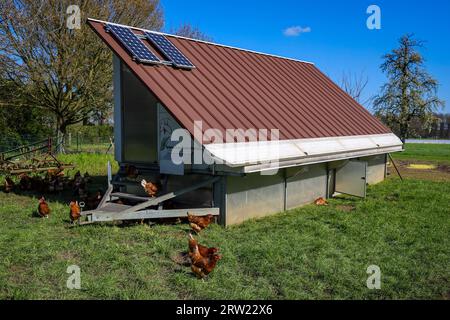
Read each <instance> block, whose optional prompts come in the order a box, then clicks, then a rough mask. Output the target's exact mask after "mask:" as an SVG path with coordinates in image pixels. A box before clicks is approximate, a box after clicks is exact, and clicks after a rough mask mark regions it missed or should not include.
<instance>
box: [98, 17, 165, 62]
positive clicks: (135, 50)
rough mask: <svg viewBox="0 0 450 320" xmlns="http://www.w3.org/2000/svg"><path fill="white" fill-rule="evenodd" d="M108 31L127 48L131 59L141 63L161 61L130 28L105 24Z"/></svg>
mask: <svg viewBox="0 0 450 320" xmlns="http://www.w3.org/2000/svg"><path fill="white" fill-rule="evenodd" d="M105 28H106V30H107V31H108V32H111V33H112V34H113V35H114V37H115V38H116V39H117V40H119V41H120V43H121V44H122V45H123V46H124V47H125V48H126V49H127V50H128V52H129V53H130V54H131V55H132V56H133V59H135V60H137V61H139V62H141V63H150V64H161V63H162V61H161V60H160V59H159V58H158V57H157V56H156V55H155V54H154V53H153V52H151V50H150V49H149V48H148V47H147V46H145V45H144V43H143V42H142V40H141V39H140V38H139V37H138V36H137V35H136V34H135V33H134V32H133V31H131V29H130V28H127V27H123V26H118V25H114V24H107V25H106V26H105Z"/></svg>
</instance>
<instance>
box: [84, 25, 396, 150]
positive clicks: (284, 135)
mask: <svg viewBox="0 0 450 320" xmlns="http://www.w3.org/2000/svg"><path fill="white" fill-rule="evenodd" d="M88 23H89V25H90V26H91V27H92V28H93V29H94V31H95V32H96V33H97V34H98V35H99V36H100V38H102V39H103V40H104V41H105V43H106V44H107V45H108V46H109V47H110V48H111V49H112V50H113V51H114V53H115V54H116V55H117V56H119V57H120V58H121V59H122V61H123V62H124V63H125V64H126V65H127V66H128V68H129V69H131V70H132V71H133V72H134V73H135V74H136V76H137V77H138V78H139V79H141V81H142V82H143V83H144V84H145V85H146V86H147V87H148V89H149V90H151V91H152V92H153V93H154V94H155V95H156V97H157V98H158V99H159V100H160V101H161V103H162V104H163V105H165V106H166V108H167V109H168V111H169V112H170V113H171V114H172V115H173V116H174V118H175V119H177V121H179V122H180V124H181V125H182V126H183V127H185V128H186V129H187V130H189V131H190V132H191V134H193V128H194V121H202V122H203V127H202V128H203V131H205V130H207V129H210V128H213V129H218V130H220V131H222V132H223V134H224V136H225V130H226V129H238V128H239V129H244V130H247V129H279V130H280V139H282V140H287V139H289V140H291V139H302V138H320V137H336V136H356V135H375V134H384V133H390V132H391V131H390V130H389V129H388V128H386V127H385V126H384V125H383V124H381V122H379V121H378V120H377V119H376V118H375V117H373V116H372V115H371V114H370V113H369V112H368V111H367V110H366V109H364V107H362V106H361V105H359V104H358V103H357V102H356V101H354V100H353V99H352V98H351V97H350V96H348V95H347V94H346V93H345V92H344V91H343V90H341V89H340V88H339V87H338V86H337V85H336V84H334V83H333V82H332V81H331V80H330V79H329V78H328V77H326V76H325V75H324V74H323V73H322V72H320V71H319V69H317V68H316V67H315V66H314V65H313V64H310V63H306V62H301V61H295V60H292V59H284V58H281V57H276V56H272V55H266V54H260V53H256V52H252V51H246V50H240V49H237V48H231V47H226V46H221V45H216V44H211V43H206V42H202V41H197V40H192V39H186V38H181V37H175V36H168V38H169V40H170V41H171V42H172V43H173V44H174V45H175V46H176V47H177V48H178V49H179V50H180V51H181V52H183V54H184V55H185V56H186V57H187V58H188V59H189V60H190V61H191V62H192V63H193V64H194V65H195V67H196V68H195V69H193V70H181V69H175V68H172V67H170V66H164V65H163V66H151V65H144V64H140V63H137V62H135V61H133V60H132V59H131V57H130V56H129V54H128V53H127V52H126V51H125V50H124V49H123V48H122V47H121V45H120V44H119V43H117V41H116V40H115V39H114V38H113V37H112V36H111V35H110V34H108V33H107V32H106V31H105V29H104V22H101V21H96V20H89V22H88ZM204 143H205V144H207V142H204Z"/></svg>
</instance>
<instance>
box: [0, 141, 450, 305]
mask: <svg viewBox="0 0 450 320" xmlns="http://www.w3.org/2000/svg"><path fill="white" fill-rule="evenodd" d="M407 148H408V146H407ZM438 153H440V154H441V152H438ZM444 153H445V152H444ZM108 159H109V160H112V159H111V157H107V156H104V155H95V156H93V155H69V156H65V157H64V161H74V162H75V163H76V164H77V165H78V167H79V168H80V169H81V170H82V171H83V172H84V171H85V170H88V171H89V172H90V173H92V174H94V175H96V176H97V178H96V183H97V184H99V185H101V184H102V183H104V180H105V179H104V174H105V168H106V161H107V160H108ZM37 197H38V195H33V194H4V193H0V298H2V299H21V298H25V299H32V298H34V299H47V298H49V299H55V298H61V299H79V298H100V299H103V298H104V299H116V298H119V299H134V298H136V299H168V298H169V299H408V298H430V299H449V298H450V270H449V269H448V265H449V263H450V219H449V215H450V208H449V206H448V203H450V182H449V181H443V182H436V181H429V180H415V179H406V180H405V181H404V182H401V181H400V180H399V179H397V178H395V177H394V178H391V179H388V180H387V181H385V182H383V183H381V184H378V185H376V186H371V187H369V189H368V197H367V199H366V200H360V199H355V198H351V197H343V198H338V199H332V200H331V201H330V205H329V206H328V207H317V206H313V205H310V206H305V207H303V208H300V209H296V210H292V211H289V212H286V213H280V214H278V215H275V216H272V217H269V218H265V219H261V220H258V221H248V222H246V223H244V224H242V225H239V226H235V227H230V228H227V229H225V228H222V227H220V226H217V225H213V226H211V227H210V228H208V229H206V230H205V231H204V232H203V233H202V234H201V235H200V237H199V240H200V242H201V243H203V244H206V245H211V246H212V245H214V246H218V247H220V249H221V253H222V255H223V259H222V260H220V261H219V264H218V266H217V268H216V269H215V270H214V272H213V273H212V274H211V275H210V276H209V278H208V279H206V280H205V281H201V280H198V279H196V278H195V277H194V276H193V275H192V273H191V271H190V268H189V267H185V266H182V265H180V264H178V263H177V257H178V255H179V254H180V253H181V252H184V251H186V249H187V234H188V231H189V227H188V225H187V224H185V223H181V224H176V225H162V224H161V225H155V226H152V227H149V226H147V225H139V224H137V225H128V226H117V225H116V226H114V225H107V224H105V225H91V226H86V227H77V228H68V221H67V220H68V208H67V199H68V198H70V195H63V196H61V197H54V198H51V201H50V206H51V208H52V210H53V212H52V216H51V217H50V218H49V219H40V218H34V217H32V212H33V211H34V210H35V209H36V206H37ZM72 264H76V265H79V266H80V268H81V278H82V280H81V281H82V284H81V286H82V289H81V290H69V289H67V288H66V280H67V278H68V276H69V275H68V274H67V273H66V268H67V267H68V266H69V265H72ZM369 265H378V266H379V267H380V268H381V272H382V278H381V290H369V289H367V287H366V279H367V277H368V274H367V273H366V269H367V267H368V266H369Z"/></svg>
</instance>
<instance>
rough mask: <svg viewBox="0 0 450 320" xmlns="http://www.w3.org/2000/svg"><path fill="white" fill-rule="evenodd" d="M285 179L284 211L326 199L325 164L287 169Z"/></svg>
mask: <svg viewBox="0 0 450 320" xmlns="http://www.w3.org/2000/svg"><path fill="white" fill-rule="evenodd" d="M286 177H287V184H286V185H287V189H286V196H287V197H286V209H292V208H296V207H298V206H301V205H304V204H307V203H311V202H313V201H314V200H316V199H317V198H319V197H323V198H326V190H327V170H326V164H322V163H321V164H316V165H311V166H305V167H294V168H288V169H287V171H286Z"/></svg>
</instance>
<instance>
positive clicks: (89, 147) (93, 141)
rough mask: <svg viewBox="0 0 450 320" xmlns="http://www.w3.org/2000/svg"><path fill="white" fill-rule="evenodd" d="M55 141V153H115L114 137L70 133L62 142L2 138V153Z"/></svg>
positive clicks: (0, 149)
mask: <svg viewBox="0 0 450 320" xmlns="http://www.w3.org/2000/svg"><path fill="white" fill-rule="evenodd" d="M48 138H51V139H52V141H54V146H53V151H54V152H64V153H102V154H107V153H114V141H113V137H109V136H92V135H90V134H83V133H81V132H76V133H69V134H67V136H66V137H65V139H63V140H62V141H58V139H57V138H56V137H42V136H33V135H26V136H20V137H7V138H5V137H0V152H5V151H8V150H11V149H15V148H20V147H21V146H24V145H30V144H34V143H38V142H39V141H42V140H43V139H48Z"/></svg>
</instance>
